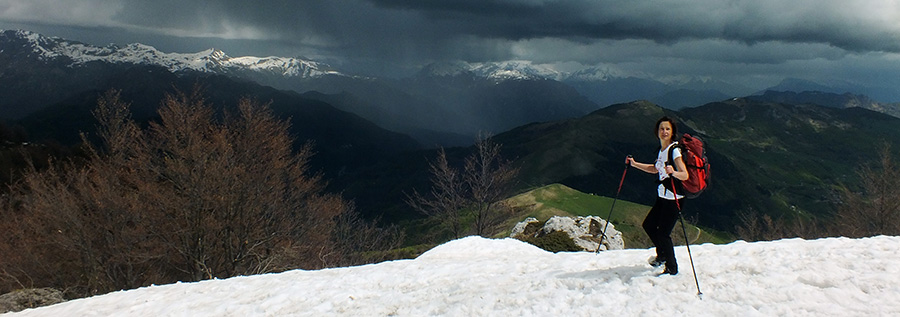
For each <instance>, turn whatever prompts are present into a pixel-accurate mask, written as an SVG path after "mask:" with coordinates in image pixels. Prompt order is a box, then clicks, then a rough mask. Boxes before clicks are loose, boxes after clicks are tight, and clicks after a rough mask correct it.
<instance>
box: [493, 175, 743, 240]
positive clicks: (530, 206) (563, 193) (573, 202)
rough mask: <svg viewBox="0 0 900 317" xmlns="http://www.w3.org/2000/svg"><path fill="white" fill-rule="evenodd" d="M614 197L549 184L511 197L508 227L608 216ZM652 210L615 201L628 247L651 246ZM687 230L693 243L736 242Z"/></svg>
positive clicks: (677, 234)
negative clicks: (646, 225) (647, 229)
mask: <svg viewBox="0 0 900 317" xmlns="http://www.w3.org/2000/svg"><path fill="white" fill-rule="evenodd" d="M613 200H614V199H613V198H609V197H603V196H596V195H592V194H587V193H583V192H580V191H577V190H574V189H572V188H569V187H567V186H565V185H562V184H550V185H547V186H543V187H540V188H536V189H534V190H531V191H528V192H525V193H522V194H519V195H516V196H514V197H512V198H509V199H508V200H507V202H508V203H510V204H511V205H512V206H515V207H516V208H517V209H518V210H519V212H518V213H517V214H516V215H514V216H513V217H512V218H510V219H509V220H508V221H507V222H506V226H505V227H507V228H510V229H512V227H513V226H514V225H515V224H516V223H517V222H520V221H522V220H525V218H528V217H534V218H537V219H538V220H540V221H546V220H547V219H549V218H550V217H552V216H599V217H601V218H603V219H606V218H607V216H609V215H610V208H611V207H612V204H613ZM649 210H650V206H646V205H641V204H637V203H633V202H629V201H624V200H621V199H620V200H618V201H616V202H615V209H613V210H612V216H611V217H610V219H611V223H612V224H613V225H614V226H615V228H616V230H619V231H621V232H622V235H623V236H624V237H625V246H626V247H627V248H647V247H650V246H652V245H651V244H650V241H649V240H648V239H647V237H646V234H645V233H644V230H643V228H641V223H642V222H643V220H644V217H645V216H646V215H647V212H648V211H649ZM676 229H677V230H675V231H674V232H673V238H674V239H675V240H676V241H677V243H683V241H684V238H683V237H684V235H683V233H682V231H681V230H680V229H681V226H680V225H676ZM686 229H687V231H688V239H690V240H691V243H692V244H698V243H707V242H711V243H727V242H731V241H733V239H732V238H731V237H729V236H728V235H725V234H722V233H718V232H714V231H711V230H707V229H701V228H698V227H696V226H694V225H693V224H690V223H687V224H686ZM509 231H510V230H506V231H505V232H503V233H501V234H500V236H508V235H509Z"/></svg>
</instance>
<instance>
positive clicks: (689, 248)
mask: <svg viewBox="0 0 900 317" xmlns="http://www.w3.org/2000/svg"><path fill="white" fill-rule="evenodd" d="M669 178H670V179H672V194H674V195H675V206H676V207H678V217H680V218H681V232H682V233H684V246H685V247H687V252H688V258H689V259H691V272H693V273H694V284H695V285H697V296H699V297H700V299H703V293H702V292H700V281H699V280H697V270H696V269H694V256H692V255H691V242H690V241H689V240H688V236H687V229H685V226H684V215H682V214H681V204H680V203H678V193H676V192H675V178H674V177H672V174H669Z"/></svg>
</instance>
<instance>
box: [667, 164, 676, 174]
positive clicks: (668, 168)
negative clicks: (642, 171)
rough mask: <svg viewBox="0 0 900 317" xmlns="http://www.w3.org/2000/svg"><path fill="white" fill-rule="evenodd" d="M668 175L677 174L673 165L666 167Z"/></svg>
mask: <svg viewBox="0 0 900 317" xmlns="http://www.w3.org/2000/svg"><path fill="white" fill-rule="evenodd" d="M666 174H668V175H672V174H675V167H674V166H672V165H666Z"/></svg>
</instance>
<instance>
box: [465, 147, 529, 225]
mask: <svg viewBox="0 0 900 317" xmlns="http://www.w3.org/2000/svg"><path fill="white" fill-rule="evenodd" d="M500 148H501V146H500V144H498V143H496V142H494V141H493V140H492V139H491V138H490V136H489V135H480V136H479V137H478V139H477V140H476V142H475V152H474V153H472V155H470V156H469V157H468V158H466V163H465V174H464V176H463V180H464V182H465V184H466V185H467V186H468V187H469V196H470V199H471V201H470V208H472V213H473V214H474V215H475V224H474V226H475V234H477V235H481V236H487V235H489V234H490V233H491V231H492V229H493V227H494V226H496V225H497V224H498V223H499V222H500V221H502V216H503V215H504V214H507V213H509V212H510V207H509V206H505V205H503V199H505V198H507V196H508V195H509V194H510V190H511V189H512V184H513V180H514V179H515V177H516V175H517V174H518V169H516V168H513V167H512V166H511V164H510V162H508V161H505V160H503V158H502V157H501V156H500Z"/></svg>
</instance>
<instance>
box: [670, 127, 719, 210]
mask: <svg viewBox="0 0 900 317" xmlns="http://www.w3.org/2000/svg"><path fill="white" fill-rule="evenodd" d="M678 147H679V148H680V149H681V158H682V160H683V161H684V165H685V166H686V167H687V172H688V176H689V177H688V179H687V180H685V181H682V182H681V186H680V187H681V190H680V191H678V194H679V195H684V197H685V198H697V197H698V196H700V194H701V193H703V191H704V190H705V189H706V187H707V186H708V185H709V160H708V159H707V158H706V149H705V148H704V146H703V140H701V139H700V138H698V137H696V136H691V135H690V134H687V133H685V134H684V136H682V137H681V140H680V141H678ZM674 149H675V147H674V146H673V147H671V148H669V160H671V159H672V151H673V150H674Z"/></svg>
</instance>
